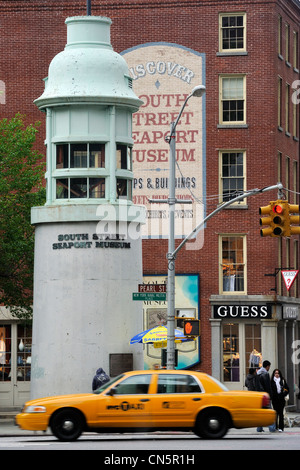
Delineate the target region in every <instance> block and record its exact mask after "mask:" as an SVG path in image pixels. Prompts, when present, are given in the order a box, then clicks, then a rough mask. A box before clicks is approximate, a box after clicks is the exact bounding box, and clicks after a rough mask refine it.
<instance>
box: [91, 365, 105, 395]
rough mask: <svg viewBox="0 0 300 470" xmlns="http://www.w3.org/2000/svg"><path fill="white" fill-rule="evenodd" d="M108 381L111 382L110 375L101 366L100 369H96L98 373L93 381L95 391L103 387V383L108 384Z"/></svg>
mask: <svg viewBox="0 0 300 470" xmlns="http://www.w3.org/2000/svg"><path fill="white" fill-rule="evenodd" d="M107 382H109V376H108V375H107V374H106V372H105V371H104V370H103V369H102V367H100V369H98V370H97V371H96V375H95V376H94V378H93V382H92V389H93V392H94V391H95V390H97V388H99V387H102V385H104V384H106V383H107Z"/></svg>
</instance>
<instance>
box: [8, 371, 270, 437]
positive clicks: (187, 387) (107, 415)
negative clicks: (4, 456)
mask: <svg viewBox="0 0 300 470" xmlns="http://www.w3.org/2000/svg"><path fill="white" fill-rule="evenodd" d="M274 421H275V412H274V411H273V410H272V409H271V408H270V400H269V396H268V394H267V393H263V392H248V391H229V390H228V389H227V388H226V387H225V386H224V385H223V384H221V383H220V382H219V381H218V380H216V379H214V378H213V377H211V376H209V375H207V374H205V373H201V372H195V371H185V370H149V371H132V372H126V373H124V374H121V375H119V376H118V377H115V378H114V379H112V380H111V381H110V382H108V383H106V384H105V385H103V386H102V387H101V388H99V389H98V390H96V391H95V392H94V393H82V394H76V395H64V396H53V397H47V398H40V399H36V400H31V401H29V402H27V403H26V404H25V406H24V408H23V410H22V412H21V413H19V414H18V415H17V416H16V424H17V425H18V426H19V427H20V428H21V429H26V430H33V431H46V430H47V428H48V427H50V429H51V431H52V433H53V434H54V436H56V437H57V438H58V439H60V440H62V441H73V440H76V439H77V438H78V437H79V436H80V435H81V434H82V433H83V432H85V431H87V432H133V431H138V432H141V431H157V430H164V431H168V430H183V431H193V432H194V433H195V434H196V435H198V436H199V437H202V438H206V439H217V438H221V437H223V436H224V435H225V434H226V432H227V431H228V429H229V428H246V427H257V426H269V425H271V424H273V423H274Z"/></svg>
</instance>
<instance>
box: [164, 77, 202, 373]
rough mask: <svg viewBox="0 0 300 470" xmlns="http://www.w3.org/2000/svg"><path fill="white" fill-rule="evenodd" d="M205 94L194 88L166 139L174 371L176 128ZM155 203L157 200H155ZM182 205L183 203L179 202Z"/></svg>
mask: <svg viewBox="0 0 300 470" xmlns="http://www.w3.org/2000/svg"><path fill="white" fill-rule="evenodd" d="M204 93H205V86H204V85H198V86H196V87H195V88H194V89H193V90H192V92H191V94H190V95H189V96H188V97H187V98H186V100H185V102H184V103H183V105H182V108H181V110H180V113H179V115H178V117H177V119H176V121H175V122H172V123H171V130H170V136H169V138H168V142H169V146H170V170H169V171H170V172H169V198H168V201H167V203H168V204H169V244H168V253H167V260H168V285H167V302H168V317H167V331H168V336H167V369H175V258H176V255H174V251H175V204H176V202H177V199H176V197H175V164H176V163H175V159H176V126H177V124H178V122H179V120H180V118H181V115H182V113H183V110H184V108H185V106H186V104H187V102H188V100H189V99H190V98H191V97H192V96H196V97H201V96H203V94H204ZM156 201H157V200H156ZM180 202H181V203H183V201H182V200H181V201H180Z"/></svg>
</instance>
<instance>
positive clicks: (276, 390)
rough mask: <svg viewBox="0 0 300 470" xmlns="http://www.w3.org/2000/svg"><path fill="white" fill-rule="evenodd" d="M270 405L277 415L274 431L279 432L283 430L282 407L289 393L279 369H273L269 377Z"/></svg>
mask: <svg viewBox="0 0 300 470" xmlns="http://www.w3.org/2000/svg"><path fill="white" fill-rule="evenodd" d="M271 388H272V405H273V408H274V410H275V411H276V413H277V418H276V429H278V431H279V432H282V431H283V430H284V417H283V412H284V407H285V398H286V396H287V395H288V393H289V387H288V384H287V382H286V380H285V379H284V377H283V376H282V373H281V372H280V370H279V369H274V371H273V373H272V377H271Z"/></svg>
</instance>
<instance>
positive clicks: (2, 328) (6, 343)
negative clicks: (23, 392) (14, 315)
mask: <svg viewBox="0 0 300 470" xmlns="http://www.w3.org/2000/svg"><path fill="white" fill-rule="evenodd" d="M10 372H11V326H10V325H1V324H0V382H4V381H8V380H11V373H10Z"/></svg>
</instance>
